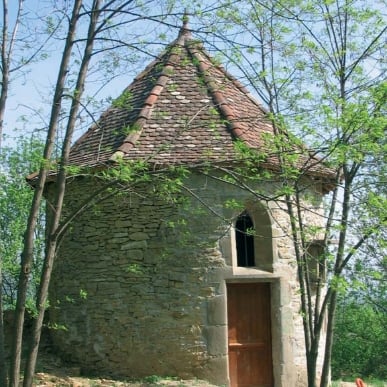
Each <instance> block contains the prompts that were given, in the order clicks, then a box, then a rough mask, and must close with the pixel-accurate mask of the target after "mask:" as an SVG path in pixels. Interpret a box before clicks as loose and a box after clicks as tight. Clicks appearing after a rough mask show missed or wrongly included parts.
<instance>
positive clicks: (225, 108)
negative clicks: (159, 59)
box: [187, 46, 248, 143]
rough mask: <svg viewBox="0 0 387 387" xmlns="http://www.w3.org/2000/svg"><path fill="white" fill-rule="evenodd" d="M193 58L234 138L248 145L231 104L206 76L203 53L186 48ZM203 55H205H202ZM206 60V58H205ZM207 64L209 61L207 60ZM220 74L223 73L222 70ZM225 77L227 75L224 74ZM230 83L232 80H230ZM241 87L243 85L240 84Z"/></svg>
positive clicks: (192, 47) (191, 47)
mask: <svg viewBox="0 0 387 387" xmlns="http://www.w3.org/2000/svg"><path fill="white" fill-rule="evenodd" d="M187 48H188V50H189V52H190V53H191V55H192V56H193V58H195V60H196V61H197V66H198V69H199V71H200V73H201V74H202V75H203V78H204V80H205V82H206V84H207V86H208V89H209V91H210V93H211V95H212V98H213V99H214V102H215V104H216V105H217V106H218V107H219V109H220V111H221V112H222V114H223V115H224V116H225V117H226V120H227V122H228V124H229V126H230V129H231V133H232V134H233V135H234V136H235V137H236V138H239V139H241V140H243V141H245V142H247V143H248V139H247V138H246V137H245V136H244V131H243V129H242V128H241V125H240V124H239V122H238V121H237V119H236V117H237V116H236V114H235V113H234V110H233V109H232V107H231V104H230V103H229V102H228V101H227V99H226V98H225V97H224V96H223V94H222V93H221V91H220V89H219V87H218V86H217V85H216V84H215V82H214V81H213V80H212V79H211V77H210V76H209V75H208V70H209V68H210V65H209V64H208V62H207V61H205V60H204V59H203V57H202V54H204V52H202V50H201V52H199V51H198V50H197V49H196V48H195V46H188V47H187ZM204 55H205V54H204ZM207 58H208V57H207ZM208 61H209V62H211V61H210V59H208ZM222 72H224V71H223V70H222ZM225 75H227V77H228V74H227V73H225ZM230 80H231V81H232V79H230ZM240 85H241V86H242V87H243V85H242V84H240Z"/></svg>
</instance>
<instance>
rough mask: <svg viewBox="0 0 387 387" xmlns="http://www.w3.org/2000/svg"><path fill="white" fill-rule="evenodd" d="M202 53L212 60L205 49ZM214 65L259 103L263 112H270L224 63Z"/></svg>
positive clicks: (254, 101) (252, 99) (253, 100)
mask: <svg viewBox="0 0 387 387" xmlns="http://www.w3.org/2000/svg"><path fill="white" fill-rule="evenodd" d="M202 53H203V54H204V55H205V56H206V57H207V59H208V60H209V61H210V62H211V57H210V56H209V54H208V53H207V52H206V51H205V50H202ZM214 67H216V68H217V69H219V70H220V71H222V72H223V73H224V75H226V77H227V78H228V79H229V80H230V81H231V82H232V84H233V85H234V86H235V87H236V88H237V89H238V90H240V91H241V92H242V93H243V94H245V95H246V96H247V97H248V98H249V99H250V100H251V101H252V102H253V103H254V104H255V105H257V106H258V107H259V108H260V109H261V110H262V112H263V113H265V114H267V113H269V111H268V110H267V109H266V108H265V107H264V106H263V105H262V104H261V103H260V102H259V101H258V100H257V98H256V97H255V96H254V95H253V94H252V93H251V91H250V90H249V89H248V88H247V87H246V86H245V85H244V84H243V83H242V82H241V81H239V80H238V79H237V78H236V77H235V76H234V75H232V74H231V73H230V72H229V71H228V70H226V68H225V67H224V66H223V65H222V64H214Z"/></svg>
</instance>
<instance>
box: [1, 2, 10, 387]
mask: <svg viewBox="0 0 387 387" xmlns="http://www.w3.org/2000/svg"><path fill="white" fill-rule="evenodd" d="M7 41H8V4H7V0H3V30H2V47H1V67H2V74H1V92H0V152H1V147H2V139H3V123H4V113H5V105H6V102H7V95H8V85H9V58H8V56H7V51H6V47H7ZM1 268H2V256H0V385H2V386H6V385H7V371H6V370H7V365H6V361H5V344H4V319H3V313H4V308H3V274H2V270H1Z"/></svg>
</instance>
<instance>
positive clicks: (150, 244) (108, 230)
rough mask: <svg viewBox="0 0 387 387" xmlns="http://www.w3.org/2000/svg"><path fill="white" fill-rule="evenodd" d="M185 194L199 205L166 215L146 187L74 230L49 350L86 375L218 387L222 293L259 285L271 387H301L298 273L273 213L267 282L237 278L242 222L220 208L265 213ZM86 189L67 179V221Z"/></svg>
mask: <svg viewBox="0 0 387 387" xmlns="http://www.w3.org/2000/svg"><path fill="white" fill-rule="evenodd" d="M189 184H190V186H191V189H192V191H193V192H194V194H195V195H198V196H199V197H200V198H201V201H202V202H201V203H199V202H198V201H197V200H195V199H193V198H192V197H191V198H190V199H189V202H188V203H186V204H185V205H182V206H175V205H173V204H172V203H170V202H167V201H164V200H163V199H162V198H160V197H158V195H157V194H155V193H154V187H153V186H152V184H151V183H149V186H148V187H147V188H146V189H144V190H143V191H142V192H141V194H138V193H125V194H120V195H116V196H113V197H111V198H110V199H109V200H106V201H103V202H101V203H99V204H98V205H96V206H94V207H93V208H92V209H91V210H89V211H87V212H86V213H83V214H82V215H81V216H79V217H78V218H77V219H76V221H74V223H73V224H72V226H71V229H70V230H69V232H68V233H67V235H66V237H65V238H64V240H63V242H62V244H61V248H60V251H59V253H58V257H57V260H56V264H55V267H54V273H53V280H52V286H51V288H50V319H51V322H52V323H56V324H57V325H59V326H62V329H56V330H53V331H52V336H53V341H54V343H55V345H56V346H57V347H58V348H60V349H61V352H62V355H63V356H64V357H67V358H68V359H71V360H72V361H75V362H77V363H79V364H80V365H81V366H82V368H83V369H84V370H85V371H87V372H93V371H94V372H99V373H102V372H109V373H112V374H114V375H121V376H135V377H141V376H146V375H152V374H157V375H164V376H165V375H176V376H180V377H183V378H190V377H193V376H196V377H199V378H205V379H207V380H209V381H211V382H212V383H215V384H227V383H228V364H227V361H228V359H227V352H228V350H227V306H226V305H227V300H226V283H227V281H237V282H243V281H265V282H270V283H271V291H272V302H271V303H272V340H273V369H274V377H275V385H276V386H289V387H290V386H301V385H302V381H303V380H305V367H306V366H305V356H304V349H303V340H304V339H303V331H302V321H301V318H300V315H299V307H300V304H299V295H298V286H297V281H296V265H295V262H294V258H293V257H294V253H293V248H292V244H291V243H290V242H291V241H290V239H289V238H288V237H287V236H286V230H288V228H289V224H288V219H287V217H286V215H285V213H284V211H283V210H282V209H281V204H278V203H269V205H268V207H267V208H266V210H265V211H267V215H268V216H266V218H267V219H266V220H271V225H270V224H269V225H266V226H267V227H268V229H270V233H271V235H272V236H273V238H270V239H269V238H266V239H265V240H266V242H265V243H267V244H268V246H269V248H270V249H272V251H273V265H272V269H271V271H263V270H259V269H253V268H238V267H236V266H235V256H234V255H235V252H234V250H235V246H233V230H232V227H230V222H231V224H232V219H233V218H234V217H235V216H237V215H238V213H239V212H240V210H235V209H230V208H227V206H226V205H225V203H226V201H228V200H229V199H233V198H234V199H235V200H237V201H241V202H244V203H246V206H247V207H249V208H251V209H253V208H258V212H257V214H259V213H260V212H262V211H263V209H264V207H263V206H262V205H261V204H259V203H257V201H256V200H255V199H254V198H252V197H251V196H249V195H248V194H247V193H246V192H245V191H240V190H238V189H236V188H233V187H232V186H230V185H227V184H221V183H219V182H217V181H215V180H211V179H206V178H204V177H203V176H192V177H191V179H190V181H189ZM96 185H97V183H96V182H91V181H90V180H89V179H75V180H74V181H73V182H72V183H71V184H69V186H68V189H67V200H66V209H67V210H68V211H71V209H72V208H74V206H76V205H77V204H79V203H81V202H82V201H83V200H84V197H85V195H86V194H89V193H90V191H91V190H93V189H95V188H96ZM261 189H265V187H261ZM266 189H267V190H268V191H269V190H270V188H266ZM311 194H313V195H314V197H315V198H316V200H315V201H314V203H313V204H312V205H311V206H312V207H313V209H314V210H316V213H315V215H314V216H310V214H308V216H309V217H310V221H311V222H314V223H315V224H319V222H320V223H321V219H320V218H319V216H317V215H318V214H319V213H320V212H321V208H320V205H321V201H320V197H319V195H318V194H317V193H313V192H311ZM203 203H205V205H203ZM316 214H317V215H316ZM259 221H260V220H259V219H255V222H259ZM261 242H262V243H263V239H262V241H261ZM265 248H267V246H266V247H265Z"/></svg>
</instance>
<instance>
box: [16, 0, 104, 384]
mask: <svg viewBox="0 0 387 387" xmlns="http://www.w3.org/2000/svg"><path fill="white" fill-rule="evenodd" d="M100 1H101V0H95V1H94V3H93V7H92V9H91V11H90V23H89V30H88V37H87V44H86V47H85V52H84V55H83V60H82V63H81V67H80V70H79V73H78V80H77V85H76V89H75V92H74V97H73V101H72V104H71V109H70V117H69V120H68V123H67V128H66V134H65V138H64V142H63V147H62V155H61V162H60V170H59V174H58V177H57V183H56V194H55V199H54V200H55V201H54V208H55V211H54V213H53V220H52V222H51V224H50V230H49V232H48V234H49V237H48V238H49V240H48V246H47V249H46V256H45V260H44V265H43V270H42V276H41V280H40V286H39V292H38V298H37V309H38V316H37V318H36V319H35V320H34V324H33V330H32V336H31V343H30V348H29V353H28V358H27V362H26V368H25V372H24V382H23V386H24V387H30V386H32V382H33V376H34V373H35V366H36V360H37V356H38V350H39V343H40V337H41V331H42V326H43V320H44V314H45V310H46V303H47V298H48V288H49V284H50V280H51V273H52V268H53V265H54V260H55V255H56V249H57V238H58V228H59V224H60V220H61V215H62V208H63V199H64V194H65V188H66V178H67V173H66V166H67V164H68V158H69V154H70V148H71V141H72V137H73V132H74V128H75V124H76V119H77V114H78V111H79V107H80V98H81V96H82V94H83V91H84V85H85V80H86V75H87V71H88V67H89V63H90V58H91V56H92V51H93V45H94V38H95V31H96V26H97V21H98V17H99V12H100V6H99V5H100Z"/></svg>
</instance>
